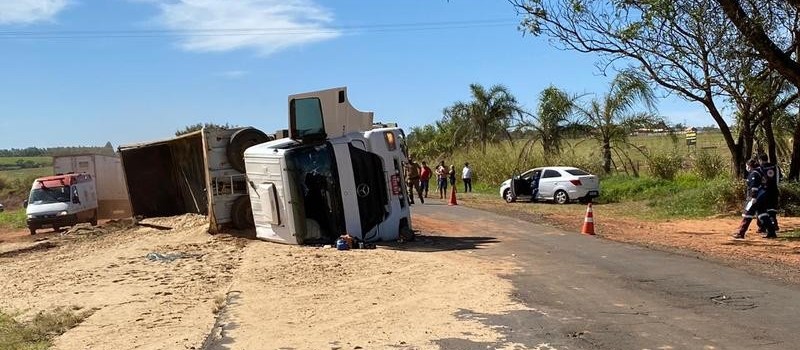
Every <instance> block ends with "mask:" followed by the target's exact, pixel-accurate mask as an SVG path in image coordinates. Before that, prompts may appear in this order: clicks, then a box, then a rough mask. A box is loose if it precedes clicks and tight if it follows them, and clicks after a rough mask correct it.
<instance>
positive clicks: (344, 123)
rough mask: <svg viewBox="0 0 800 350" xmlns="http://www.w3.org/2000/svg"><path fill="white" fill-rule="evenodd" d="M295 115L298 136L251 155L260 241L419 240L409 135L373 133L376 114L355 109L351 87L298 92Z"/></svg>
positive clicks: (293, 133) (293, 130) (293, 129)
mask: <svg viewBox="0 0 800 350" xmlns="http://www.w3.org/2000/svg"><path fill="white" fill-rule="evenodd" d="M289 114H290V122H289V124H290V138H284V139H280V140H275V141H271V142H267V143H263V144H260V145H257V146H253V147H250V148H248V149H247V150H246V151H245V168H246V170H247V178H248V182H249V192H250V201H251V206H252V210H253V217H254V221H255V225H256V237H258V238H261V239H264V240H268V241H273V242H280V243H288V244H325V243H332V242H333V241H335V240H336V238H338V237H339V236H341V235H343V234H349V235H350V236H352V237H354V238H355V239H356V240H358V241H363V242H376V241H389V240H395V239H397V238H398V237H399V236H400V235H401V234H403V235H408V236H409V237H411V235H412V232H413V231H412V229H411V213H410V209H409V205H408V197H407V193H408V191H407V189H406V188H405V184H404V181H401V179H402V178H403V173H402V171H403V167H402V164H403V162H405V161H406V159H407V158H406V150H405V144H404V135H403V131H402V130H401V129H400V128H377V129H372V113H365V112H359V111H358V110H356V109H355V108H353V107H352V106H351V105H350V104H349V102H347V99H346V88H337V89H330V90H323V91H318V92H311V93H306V94H300V95H292V96H290V97H289ZM323 116H324V117H323ZM329 133H330V134H333V135H335V136H334V137H329Z"/></svg>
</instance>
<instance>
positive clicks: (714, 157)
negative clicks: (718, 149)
mask: <svg viewBox="0 0 800 350" xmlns="http://www.w3.org/2000/svg"><path fill="white" fill-rule="evenodd" d="M724 171H725V161H724V160H723V159H722V157H720V155H719V154H717V153H711V152H706V151H700V152H699V153H698V154H697V159H695V161H694V173H695V174H697V176H700V178H701V179H707V180H710V179H714V178H716V177H717V176H720V175H721V174H722V173H723V172H724Z"/></svg>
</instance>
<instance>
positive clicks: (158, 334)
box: [0, 215, 246, 349]
mask: <svg viewBox="0 0 800 350" xmlns="http://www.w3.org/2000/svg"><path fill="white" fill-rule="evenodd" d="M145 224H146V225H147V226H132V225H130V224H125V223H120V222H110V223H107V224H106V225H104V226H102V227H100V228H98V229H92V228H77V229H73V230H71V231H68V232H66V233H65V234H58V233H55V234H54V233H49V234H43V235H38V234H37V235H36V236H30V235H27V236H24V235H20V234H19V233H18V232H5V233H0V240H2V243H0V251H1V252H2V253H0V276H3V278H2V279H0V290H2V291H3V298H2V299H0V310H3V311H5V312H13V313H19V314H20V315H19V316H18V317H21V318H25V317H30V316H32V315H34V314H35V313H37V312H39V311H44V310H50V309H53V308H56V307H65V308H71V309H74V310H91V311H93V312H92V314H91V316H90V317H88V318H87V319H86V320H85V321H84V322H83V323H81V324H80V325H79V326H78V327H76V328H74V329H72V330H70V331H68V332H67V333H65V334H64V335H62V336H60V337H58V338H57V339H56V341H55V347H56V348H57V349H134V348H136V349H182V348H191V347H192V346H198V345H199V344H202V342H203V341H204V339H205V337H206V335H207V333H208V330H209V329H211V327H212V326H213V323H214V311H215V308H217V307H218V304H219V300H222V299H223V297H224V295H225V293H226V292H227V291H228V288H229V286H230V283H231V281H232V278H233V274H234V272H235V269H236V268H237V267H238V266H239V264H240V263H241V257H242V251H243V249H244V246H245V245H246V241H245V240H243V239H239V238H234V237H230V236H211V235H208V234H207V233H205V228H206V227H205V226H206V225H205V217H200V216H190V215H189V216H181V217H176V218H170V219H152V220H147V221H145ZM25 232H26V231H25ZM26 244H27V247H26V246H25V245H26ZM11 247H16V249H13V248H11ZM149 253H159V254H162V255H165V254H181V255H180V258H177V259H175V260H174V261H171V262H167V261H164V260H158V259H156V260H150V259H148V258H147V255H148V254H149ZM165 256H167V257H177V255H165Z"/></svg>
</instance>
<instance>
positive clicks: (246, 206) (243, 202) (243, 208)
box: [231, 196, 256, 230]
mask: <svg viewBox="0 0 800 350" xmlns="http://www.w3.org/2000/svg"><path fill="white" fill-rule="evenodd" d="M231 221H232V222H233V227H235V228H237V229H239V230H244V229H248V228H253V227H255V226H256V225H255V222H254V221H253V208H252V207H251V206H250V197H249V196H241V197H239V198H236V200H235V201H234V202H233V206H231Z"/></svg>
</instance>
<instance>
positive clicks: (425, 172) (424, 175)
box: [419, 161, 433, 198]
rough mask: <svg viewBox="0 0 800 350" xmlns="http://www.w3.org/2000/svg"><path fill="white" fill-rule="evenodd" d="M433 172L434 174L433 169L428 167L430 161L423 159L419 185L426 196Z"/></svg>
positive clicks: (426, 196)
mask: <svg viewBox="0 0 800 350" xmlns="http://www.w3.org/2000/svg"><path fill="white" fill-rule="evenodd" d="M431 174H433V171H432V170H431V168H429V167H428V163H427V162H424V161H423V162H422V171H420V172H419V187H420V189H421V190H422V192H423V193H425V198H428V187H429V186H430V183H431Z"/></svg>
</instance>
